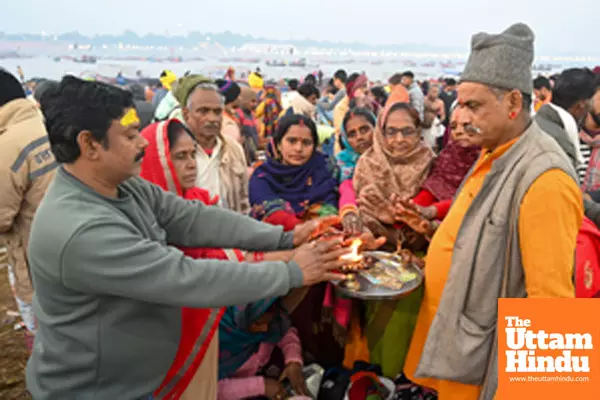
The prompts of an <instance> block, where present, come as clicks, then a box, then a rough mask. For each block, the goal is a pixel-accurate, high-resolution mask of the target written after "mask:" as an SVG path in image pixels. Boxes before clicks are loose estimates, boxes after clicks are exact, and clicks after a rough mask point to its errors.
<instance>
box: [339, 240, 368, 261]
mask: <svg viewBox="0 0 600 400" xmlns="http://www.w3.org/2000/svg"><path fill="white" fill-rule="evenodd" d="M361 245H362V240H360V239H354V240H353V241H352V244H351V245H350V249H351V250H352V252H351V253H348V254H344V255H343V256H342V257H341V259H342V260H345V261H350V262H358V261H360V260H362V259H363V256H362V254H358V249H359V248H360V246H361Z"/></svg>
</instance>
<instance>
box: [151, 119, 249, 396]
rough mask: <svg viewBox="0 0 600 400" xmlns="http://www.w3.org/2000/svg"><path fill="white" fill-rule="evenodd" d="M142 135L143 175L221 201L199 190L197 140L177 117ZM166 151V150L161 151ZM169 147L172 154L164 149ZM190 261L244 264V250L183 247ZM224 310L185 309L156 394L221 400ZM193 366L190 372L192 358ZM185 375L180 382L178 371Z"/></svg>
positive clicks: (186, 194)
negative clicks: (175, 346)
mask: <svg viewBox="0 0 600 400" xmlns="http://www.w3.org/2000/svg"><path fill="white" fill-rule="evenodd" d="M141 135H142V136H143V137H144V139H146V140H147V141H148V147H146V149H145V151H144V152H145V155H144V158H143V160H142V164H141V173H140V176H141V177H142V178H144V179H145V180H147V181H149V182H152V183H154V184H155V185H157V186H159V187H161V188H162V189H163V190H165V191H169V192H172V193H174V194H176V195H178V196H180V197H183V198H185V199H187V200H199V201H202V202H203V203H204V204H207V205H211V204H214V203H216V199H212V198H211V197H210V194H209V193H208V192H207V191H206V190H204V189H200V188H197V187H195V183H196V158H195V153H196V147H197V145H196V140H195V138H194V136H193V135H192V134H191V133H190V132H189V131H188V130H187V129H186V128H185V126H184V125H183V124H182V123H181V122H179V121H178V120H176V119H171V120H167V121H163V122H159V123H155V124H153V125H151V126H149V127H148V128H147V129H144V130H143V131H142V133H141ZM161 149H163V150H161ZM166 149H168V151H165V150H166ZM181 250H182V251H183V253H184V254H185V255H186V256H188V257H191V258H196V259H201V258H212V259H220V260H230V261H241V260H243V259H244V257H243V255H242V254H241V252H240V251H239V250H231V249H228V250H222V249H207V248H181ZM223 312H224V310H223V309H219V310H217V311H215V312H214V313H213V311H212V310H211V309H208V308H183V309H182V314H181V324H182V325H181V337H180V339H179V347H178V349H177V354H176V356H175V359H174V361H173V363H172V364H171V368H169V371H168V372H167V374H166V377H165V379H163V382H162V383H161V384H160V385H159V386H158V388H157V389H156V390H155V393H154V394H155V395H156V396H162V397H169V396H171V395H174V394H176V393H180V394H181V398H183V399H186V398H203V399H211V398H212V399H214V398H215V397H216V386H217V370H218V362H217V360H218V350H217V349H218V337H215V336H217V335H215V334H216V332H217V330H218V325H219V320H220V318H221V316H222V314H223ZM205 329H206V331H207V332H208V334H207V335H206V339H205V340H204V342H203V343H202V348H201V349H200V351H199V352H197V353H196V354H194V352H193V351H192V350H193V349H192V348H193V345H194V343H195V341H196V338H197V337H198V336H199V335H200V334H201V333H202V331H203V330H205ZM190 357H191V358H192V359H193V362H192V364H191V365H190V366H189V368H187V370H185V369H184V368H183V366H184V362H185V361H186V360H187V359H188V358H190ZM179 370H184V371H185V374H184V376H183V377H182V378H181V379H177V372H178V371H179Z"/></svg>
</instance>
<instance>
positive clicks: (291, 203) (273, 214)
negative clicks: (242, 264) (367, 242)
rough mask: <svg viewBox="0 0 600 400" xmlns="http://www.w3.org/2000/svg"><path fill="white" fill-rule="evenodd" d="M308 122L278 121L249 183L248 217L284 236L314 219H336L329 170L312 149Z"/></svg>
mask: <svg viewBox="0 0 600 400" xmlns="http://www.w3.org/2000/svg"><path fill="white" fill-rule="evenodd" d="M318 144H319V139H318V135H317V128H316V126H315V124H314V122H313V121H312V120H311V119H310V118H308V117H307V116H305V115H299V114H295V115H289V116H285V117H283V118H282V119H281V120H280V121H279V124H278V126H277V131H276V133H275V135H274V136H273V141H272V142H271V143H270V145H269V147H268V149H267V160H266V161H265V162H263V163H262V164H260V165H258V166H257V168H256V169H255V170H254V173H253V174H252V177H251V178H250V191H249V192H250V205H251V207H252V212H251V215H252V216H253V217H254V218H256V219H258V220H261V221H264V222H268V223H271V224H274V225H281V226H283V227H284V229H285V230H286V231H289V230H291V229H293V228H294V227H295V226H296V225H298V224H299V223H300V222H302V221H303V220H308V219H311V218H314V217H315V216H328V215H337V212H338V210H337V207H338V190H337V181H336V179H335V176H336V170H335V165H331V164H328V162H327V159H326V158H325V156H323V154H322V153H320V152H319V151H318V150H317V146H318Z"/></svg>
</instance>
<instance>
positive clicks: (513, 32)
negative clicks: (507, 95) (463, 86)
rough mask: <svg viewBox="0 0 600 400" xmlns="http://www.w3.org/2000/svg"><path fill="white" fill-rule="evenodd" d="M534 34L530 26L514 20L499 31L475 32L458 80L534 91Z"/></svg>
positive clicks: (524, 91)
mask: <svg viewBox="0 0 600 400" xmlns="http://www.w3.org/2000/svg"><path fill="white" fill-rule="evenodd" d="M534 38H535V35H534V33H533V31H532V30H531V28H529V26H527V25H525V24H522V23H518V24H514V25H512V26H511V27H509V28H508V29H507V30H505V31H504V32H502V33H499V34H495V35H494V34H489V33H484V32H482V33H477V34H475V35H473V37H472V39H471V54H470V55H469V59H468V60H467V64H466V65H465V69H464V70H463V73H462V74H461V79H460V80H461V82H476V83H482V84H484V85H490V86H495V87H498V88H501V89H507V90H512V89H518V90H520V91H521V92H523V93H525V94H531V93H532V92H533V78H532V76H531V65H532V64H533V41H534Z"/></svg>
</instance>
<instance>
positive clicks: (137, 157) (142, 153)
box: [133, 150, 146, 163]
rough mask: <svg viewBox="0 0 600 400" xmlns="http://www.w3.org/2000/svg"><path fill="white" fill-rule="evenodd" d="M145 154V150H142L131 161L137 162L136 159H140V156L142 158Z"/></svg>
mask: <svg viewBox="0 0 600 400" xmlns="http://www.w3.org/2000/svg"><path fill="white" fill-rule="evenodd" d="M145 155H146V151H145V150H142V151H140V152H139V153H138V155H137V156H135V160H134V161H133V162H134V163H137V162H138V161H140V160H141V159H142V158H144V156H145Z"/></svg>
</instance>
